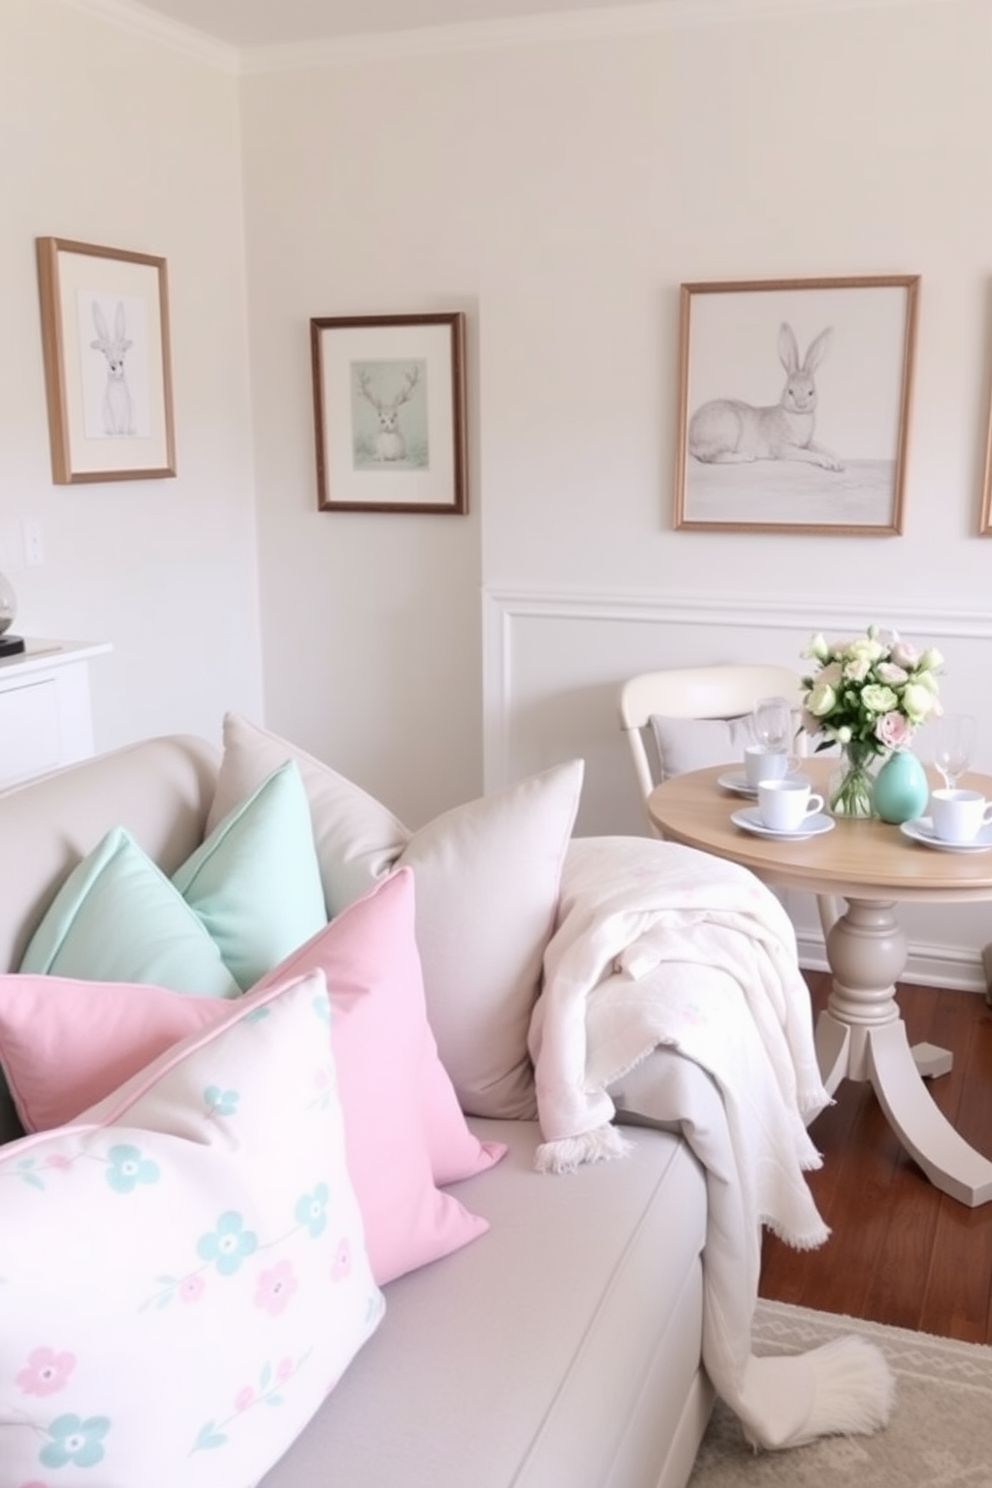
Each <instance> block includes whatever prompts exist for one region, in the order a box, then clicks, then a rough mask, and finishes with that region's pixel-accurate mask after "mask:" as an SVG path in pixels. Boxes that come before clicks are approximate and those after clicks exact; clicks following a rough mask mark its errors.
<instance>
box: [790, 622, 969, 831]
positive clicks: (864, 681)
mask: <svg viewBox="0 0 992 1488" xmlns="http://www.w3.org/2000/svg"><path fill="white" fill-rule="evenodd" d="M801 655H802V656H803V658H804V659H807V660H810V661H815V662H816V663H817V665H818V668H819V670H818V671H817V672H816V673H815V674H814V675H811V676H808V677H803V678H802V686H803V720H802V726H803V728H804V729H805V731H806V733H808V734H819V735H822V736H823V737H822V738H821V739H820V742H819V743H818V744H817V745H816V748H817V750H821V749H828V748H829V747H830V746H831V744H833V743H835V742H836V743H837V744H839V745H840V746H841V750H842V752H843V753H844V755H845V756H846V770H845V774H844V777H843V778H842V780H841V783H840V785H839V786H838V787H837V789H836V790H832V791H831V801H830V804H831V808H832V809H833V810H834V811H835V813H836V814H838V815H845V816H866V815H870V814H871V777H870V774H869V769H870V766H871V765H872V762H873V761H874V760H875V759H876V758H877V757H878V756H880V755H885V754H888V753H890V752H891V751H892V750H894V749H902V748H904V747H905V746H906V745H907V744H908V743H909V741H910V740H911V739H912V737H913V735H914V734H915V732H916V730H917V729H918V728H919V726H920V724H921V723H925V722H926V720H927V719H928V718H934V717H936V716H937V715H939V714H940V712H941V711H942V710H941V706H940V701H939V699H938V696H937V691H938V684H937V675H938V673H939V672H940V670H941V668H942V666H943V664H944V658H943V656H942V655H941V653H940V652H939V651H938V650H937V649H936V648H935V647H933V646H931V647H929V648H928V649H927V650H926V651H923V652H919V651H917V650H916V648H915V647H914V646H911V645H909V644H908V642H906V641H903V640H901V639H900V637H899V636H898V635H897V634H896V632H895V631H891V630H880V629H879V627H878V626H877V625H869V627H868V629H867V631H866V632H865V633H864V635H861V636H857V637H856V638H855V639H854V640H846V641H834V642H832V643H831V644H828V643H827V642H826V641H825V640H824V639H823V636H822V635H815V636H813V638H812V639H811V641H810V642H809V644H808V645H807V646H806V647H805V648H804V650H803V651H802V652H801Z"/></svg>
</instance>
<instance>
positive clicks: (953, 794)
mask: <svg viewBox="0 0 992 1488" xmlns="http://www.w3.org/2000/svg"><path fill="white" fill-rule="evenodd" d="M930 820H931V821H932V822H933V830H934V835H935V836H936V837H939V838H940V840H941V842H973V841H974V839H975V838H976V837H977V836H978V834H979V832H980V831H981V830H982V828H983V827H987V826H988V825H989V824H990V823H992V801H986V799H985V797H984V796H983V795H982V793H981V791H973V790H935V791H934V792H933V794H932V795H931V797H930Z"/></svg>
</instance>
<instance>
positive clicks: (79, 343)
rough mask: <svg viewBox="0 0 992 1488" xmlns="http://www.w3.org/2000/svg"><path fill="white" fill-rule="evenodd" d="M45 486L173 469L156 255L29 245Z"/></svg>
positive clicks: (59, 243)
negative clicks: (44, 422)
mask: <svg viewBox="0 0 992 1488" xmlns="http://www.w3.org/2000/svg"><path fill="white" fill-rule="evenodd" d="M36 249H37V259H38V284H39V292H40V298H41V339H42V351H43V355H44V365H45V391H46V394H47V399H48V429H49V442H50V446H51V458H52V480H53V481H54V482H55V484H56V485H60V486H65V485H75V484H77V483H81V482H86V481H114V480H160V479H162V478H164V477H166V476H174V475H175V473H176V453H175V430H174V424H173V410H172V373H171V365H170V363H171V357H170V346H169V290H168V274H167V270H166V263H165V259H164V258H157V257H154V256H153V255H152V254H149V253H129V252H127V251H126V250H125V249H122V248H102V247H97V246H96V245H95V244H93V243H77V242H73V241H72V240H70V239H68V238H38V239H36Z"/></svg>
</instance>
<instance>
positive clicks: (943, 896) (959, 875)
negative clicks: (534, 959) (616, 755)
mask: <svg viewBox="0 0 992 1488" xmlns="http://www.w3.org/2000/svg"><path fill="white" fill-rule="evenodd" d="M739 768H740V766H739V764H730V765H723V766H719V767H717V768H715V769H710V770H695V771H692V772H691V773H689V774H686V775H677V776H674V777H673V778H672V779H671V780H668V781H666V782H665V783H664V784H663V785H659V786H657V787H656V789H655V790H654V791H652V793H651V795H650V796H649V798H648V814H649V816H650V818H651V821H652V822H653V824H654V825H655V826H656V827H657V828H658V830H659V831H660V832H661V834H662V836H663V837H665V838H667V839H668V840H669V841H672V842H681V843H684V844H685V845H686V846H687V847H695V848H700V849H702V850H703V851H704V852H710V853H714V854H715V855H716V856H717V857H721V858H729V859H730V860H731V861H732V862H735V863H741V864H743V865H744V866H745V867H746V868H750V869H751V870H752V872H753V873H755V875H756V876H757V877H758V878H760V879H762V880H763V881H764V882H766V883H769V884H777V885H780V886H781V887H784V888H792V889H805V890H808V891H809V892H811V893H813V894H819V895H826V896H840V897H841V898H842V899H843V900H844V901H845V903H846V908H845V909H844V910H843V913H841V914H840V915H839V916H838V918H837V919H836V920H835V921H834V923H833V924H832V925H831V926H830V928H829V930H828V931H827V934H826V949H827V960H828V962H829V964H830V970H831V972H832V974H833V989H832V991H831V993H830V997H829V1000H828V1003H827V1007H826V1008H825V1009H824V1011H823V1012H822V1013H821V1014H820V1017H819V1020H818V1021H817V1025H816V1054H817V1060H818V1063H819V1066H820V1073H821V1077H822V1079H823V1083H824V1085H825V1086H826V1088H827V1090H828V1091H830V1092H831V1093H832V1092H833V1091H834V1090H835V1089H836V1088H837V1086H838V1085H839V1084H840V1082H841V1080H842V1079H844V1078H847V1079H852V1080H867V1081H869V1082H870V1083H871V1085H872V1087H873V1089H874V1090H875V1092H876V1094H877V1096H878V1099H879V1102H880V1104H881V1106H882V1108H883V1110H884V1111H885V1114H886V1116H887V1118H888V1121H889V1124H890V1125H891V1126H892V1128H893V1130H894V1131H895V1132H896V1134H897V1135H898V1137H899V1139H900V1141H901V1142H902V1144H903V1146H904V1147H905V1148H906V1150H907V1151H908V1152H910V1153H911V1154H912V1156H913V1157H914V1158H915V1159H916V1161H917V1162H918V1163H919V1165H920V1167H921V1168H922V1169H923V1171H924V1172H925V1173H926V1174H927V1176H928V1177H929V1178H930V1180H931V1182H932V1183H934V1184H935V1185H936V1186H937V1187H938V1188H940V1189H942V1190H943V1191H944V1192H945V1193H948V1194H950V1195H951V1196H952V1197H953V1198H955V1199H959V1200H960V1201H961V1202H962V1203H964V1204H967V1205H969V1206H971V1207H972V1208H974V1207H977V1206H978V1205H979V1204H987V1203H988V1202H989V1201H990V1200H992V1162H990V1161H989V1160H988V1159H987V1158H985V1157H983V1156H982V1155H981V1153H979V1152H976V1150H975V1149H974V1148H973V1147H971V1146H969V1145H968V1143H967V1142H965V1141H964V1140H963V1138H961V1137H960V1136H959V1135H958V1133H957V1132H956V1131H955V1130H954V1128H953V1127H952V1126H951V1124H950V1123H949V1122H948V1121H947V1120H946V1118H945V1117H944V1116H943V1114H942V1113H941V1112H940V1110H939V1109H938V1108H937V1106H936V1105H935V1104H934V1102H933V1101H932V1100H931V1098H930V1095H929V1093H928V1091H927V1089H926V1086H925V1085H924V1084H923V1076H924V1075H938V1074H946V1072H947V1071H948V1070H949V1069H950V1067H951V1060H950V1055H949V1054H947V1053H945V1052H944V1051H942V1050H939V1049H934V1048H933V1047H932V1046H931V1045H919V1046H917V1047H916V1049H915V1050H914V1049H911V1048H910V1045H909V1040H908V1038H907V1036H906V1026H905V1024H904V1022H903V1020H902V1015H901V1014H900V1011H899V1007H898V1004H897V1002H896V996H895V984H896V982H898V980H899V978H900V977H901V976H902V974H903V972H904V971H905V967H906V958H907V947H906V938H905V936H904V934H903V932H902V929H901V927H900V924H899V921H898V918H897V915H896V906H897V905H898V904H899V903H901V902H902V901H904V900H910V901H911V900H914V899H915V900H928V901H937V902H941V903H950V902H952V901H955V902H960V901H965V902H966V901H970V900H980V899H992V851H989V852H975V853H959V852H943V851H940V850H938V849H935V848H930V847H927V846H926V845H925V844H923V843H919V842H913V841H910V840H909V839H908V838H907V837H906V836H905V835H904V834H903V833H902V832H900V830H899V828H898V827H896V826H890V825H888V824H887V823H885V822H881V821H877V820H872V821H837V822H836V823H835V825H834V828H833V830H832V831H829V832H825V833H823V835H822V836H816V837H808V838H806V839H805V840H803V841H795V840H793V841H787V840H776V839H771V838H768V837H761V836H757V835H756V834H753V833H749V832H747V831H745V830H744V829H743V828H741V827H738V826H737V825H736V824H735V823H734V822H733V821H731V815H732V813H733V812H734V811H738V810H740V809H741V808H746V807H747V806H753V805H754V802H753V801H749V800H747V799H745V798H743V797H741V796H738V795H735V794H733V793H732V792H730V791H728V790H725V789H724V788H723V787H722V786H720V785H719V784H718V778H719V777H720V776H721V775H726V774H727V773H729V772H736V771H737V770H739ZM831 768H832V766H831V762H830V761H829V760H826V759H815V758H814V759H808V760H803V762H802V769H803V773H804V774H805V775H807V776H808V777H809V779H810V780H811V781H812V783H813V788H814V790H817V791H820V793H821V794H823V795H826V784H827V779H828V776H829V773H830V769H831ZM961 783H962V784H963V785H969V786H972V787H973V788H975V789H977V790H981V791H983V792H984V793H985V795H986V796H989V797H992V777H989V776H987V775H975V774H972V775H968V776H965V777H964V779H963V780H962V782H961Z"/></svg>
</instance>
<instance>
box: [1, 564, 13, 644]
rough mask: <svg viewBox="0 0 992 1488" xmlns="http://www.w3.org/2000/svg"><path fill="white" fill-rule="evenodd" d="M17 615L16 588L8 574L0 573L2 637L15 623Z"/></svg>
mask: <svg viewBox="0 0 992 1488" xmlns="http://www.w3.org/2000/svg"><path fill="white" fill-rule="evenodd" d="M16 614H17V595H16V594H15V593H14V586H13V584H12V583H11V582H10V580H9V579H8V578H7V576H6V574H2V573H0V635H3V634H4V633H5V632H6V631H8V630H9V629H10V627H11V626H12V625H13V623H14V616H15V615H16Z"/></svg>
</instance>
